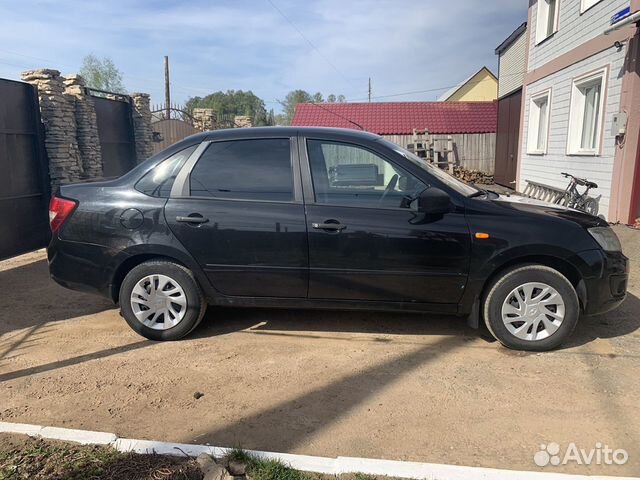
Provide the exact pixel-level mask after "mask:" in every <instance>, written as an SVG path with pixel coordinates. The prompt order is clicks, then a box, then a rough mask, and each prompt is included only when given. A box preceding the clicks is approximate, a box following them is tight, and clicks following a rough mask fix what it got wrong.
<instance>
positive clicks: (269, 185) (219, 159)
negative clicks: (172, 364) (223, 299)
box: [165, 138, 308, 298]
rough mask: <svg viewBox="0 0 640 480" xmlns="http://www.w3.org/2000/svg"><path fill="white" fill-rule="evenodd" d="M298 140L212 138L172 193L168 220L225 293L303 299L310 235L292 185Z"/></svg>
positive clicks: (302, 207)
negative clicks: (228, 139) (221, 139)
mask: <svg viewBox="0 0 640 480" xmlns="http://www.w3.org/2000/svg"><path fill="white" fill-rule="evenodd" d="M295 142H296V140H295V139H290V138H261V139H240V140H232V141H219V142H213V143H211V144H210V145H208V146H207V147H206V149H205V150H204V152H203V153H202V155H201V156H200V158H199V159H198V161H197V163H196V164H195V166H193V169H192V170H191V171H190V174H189V175H188V177H187V178H186V179H185V178H184V177H183V181H184V184H185V185H187V186H188V188H186V189H185V188H183V190H182V194H181V195H178V196H176V195H174V194H173V191H172V196H171V198H170V199H169V200H168V202H167V204H166V206H165V217H166V220H167V223H168V224H169V226H170V228H171V230H172V232H173V233H174V234H175V235H176V237H177V238H178V239H179V240H180V242H181V243H182V244H183V245H184V247H185V248H186V249H187V250H188V251H189V253H191V255H192V256H193V257H194V258H195V259H196V261H197V262H198V263H199V264H200V265H201V267H202V268H203V270H204V271H205V273H206V274H207V277H208V278H209V280H210V281H211V284H212V285H213V287H214V288H215V289H216V290H217V291H218V292H220V293H221V294H223V295H229V296H250V297H294V298H304V297H306V296H307V286H308V247H307V233H306V225H305V216H304V205H303V203H302V199H301V194H299V193H297V192H299V191H300V188H299V187H297V188H296V187H295V182H294V178H299V176H298V175H294V166H295V169H296V171H298V170H297V169H298V166H297V165H298V164H297V160H296V159H295V158H294V155H293V152H295V150H296V149H295V148H291V145H292V144H293V145H295ZM186 168H189V167H188V166H187V167H186ZM178 179H180V176H179V177H178ZM174 188H175V187H174ZM179 189H180V188H179V187H178V190H179Z"/></svg>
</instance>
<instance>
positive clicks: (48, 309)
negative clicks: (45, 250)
mask: <svg viewBox="0 0 640 480" xmlns="http://www.w3.org/2000/svg"><path fill="white" fill-rule="evenodd" d="M0 285H2V286H3V300H2V303H0V335H2V334H5V333H7V332H10V331H12V330H18V329H23V328H28V327H38V326H41V325H43V324H44V323H47V322H53V321H56V320H67V319H70V318H75V317H81V316H84V315H91V314H94V313H98V312H102V311H104V310H108V309H111V308H114V305H113V303H111V302H109V300H107V299H104V298H101V297H97V296H93V295H86V294H82V293H78V292H74V291H71V290H68V289H65V288H63V287H61V286H60V285H58V284H57V283H55V282H54V281H53V280H51V278H50V277H49V269H48V266H47V262H46V260H38V261H36V262H33V263H28V264H26V265H21V266H18V267H15V268H10V269H8V270H2V271H0Z"/></svg>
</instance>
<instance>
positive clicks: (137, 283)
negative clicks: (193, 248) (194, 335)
mask: <svg viewBox="0 0 640 480" xmlns="http://www.w3.org/2000/svg"><path fill="white" fill-rule="evenodd" d="M119 298H120V309H121V313H122V316H123V317H124V319H125V320H126V321H127V323H128V324H129V326H130V327H131V328H132V329H133V330H134V331H135V332H136V333H138V334H139V335H142V336H143V337H145V338H148V339H149V340H156V341H170V340H179V339H181V338H183V337H185V336H186V335H188V334H189V333H191V332H192V331H193V330H194V329H195V328H196V327H197V326H198V324H199V323H200V321H201V320H202V317H203V316H204V313H205V311H206V309H207V303H206V301H205V299H204V295H203V294H202V290H201V289H200V286H199V285H198V282H197V281H196V279H195V277H194V276H193V273H191V271H190V270H188V269H187V268H185V267H183V266H182V265H178V264H177V263H173V262H171V261H166V260H150V261H147V262H144V263H141V264H140V265H138V266H137V267H135V268H133V269H132V270H131V271H130V272H129V273H128V274H127V276H126V277H125V278H124V280H123V282H122V285H121V286H120V297H119Z"/></svg>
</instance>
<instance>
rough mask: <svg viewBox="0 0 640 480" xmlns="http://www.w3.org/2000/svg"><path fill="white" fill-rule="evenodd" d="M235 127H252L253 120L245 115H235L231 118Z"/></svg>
mask: <svg viewBox="0 0 640 480" xmlns="http://www.w3.org/2000/svg"><path fill="white" fill-rule="evenodd" d="M233 121H234V123H235V124H236V127H238V128H251V127H253V120H252V119H251V117H249V116H247V115H236V116H235V118H234V119H233Z"/></svg>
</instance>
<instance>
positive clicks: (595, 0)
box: [580, 0, 602, 15]
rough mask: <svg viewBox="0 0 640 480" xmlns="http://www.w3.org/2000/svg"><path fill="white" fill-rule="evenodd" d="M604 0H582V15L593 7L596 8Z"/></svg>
mask: <svg viewBox="0 0 640 480" xmlns="http://www.w3.org/2000/svg"><path fill="white" fill-rule="evenodd" d="M601 1H602V0H580V15H582V14H583V13H584V12H586V11H587V10H589V9H590V8H591V7H595V6H596V5H597V4H599V3H600V2H601Z"/></svg>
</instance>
